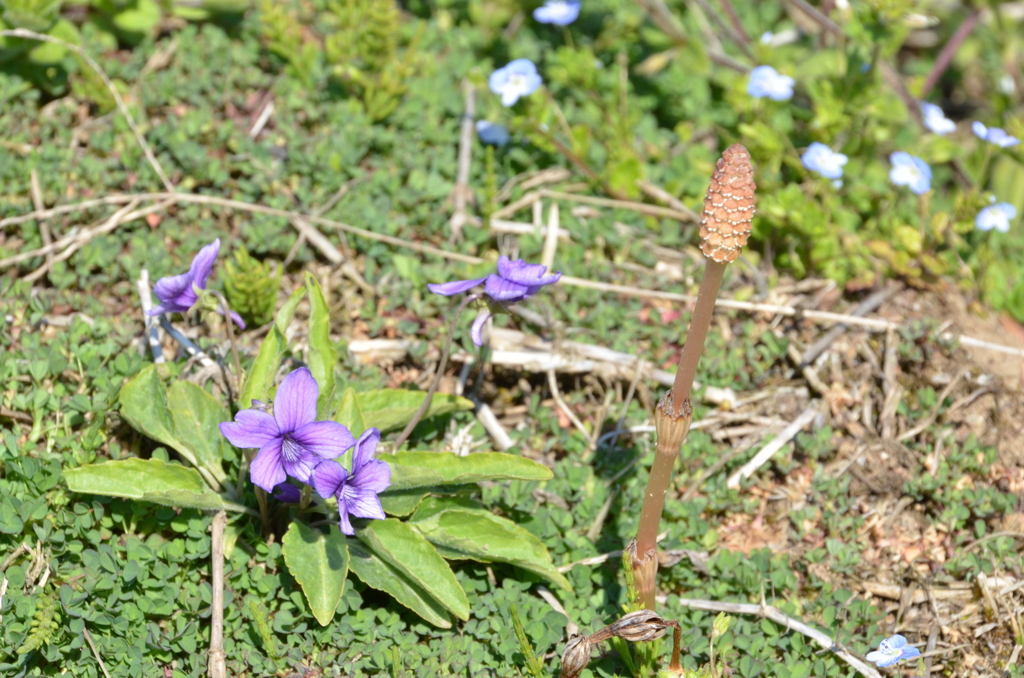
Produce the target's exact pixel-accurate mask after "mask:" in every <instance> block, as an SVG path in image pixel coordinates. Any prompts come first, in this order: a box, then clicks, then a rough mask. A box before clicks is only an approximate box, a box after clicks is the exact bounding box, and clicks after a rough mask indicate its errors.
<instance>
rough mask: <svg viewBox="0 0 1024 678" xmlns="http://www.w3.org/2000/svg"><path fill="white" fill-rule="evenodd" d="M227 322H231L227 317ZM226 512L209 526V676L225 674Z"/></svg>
mask: <svg viewBox="0 0 1024 678" xmlns="http://www.w3.org/2000/svg"><path fill="white" fill-rule="evenodd" d="M228 322H231V320H230V319H228ZM227 522H228V514H227V513H226V512H224V511H218V512H217V515H215V516H214V517H213V525H212V527H211V542H212V545H211V552H212V553H211V556H210V557H211V558H212V559H213V563H212V565H213V567H212V570H213V571H212V573H211V576H210V586H211V587H212V588H213V601H212V604H211V605H210V663H209V665H208V668H209V673H208V675H209V676H210V678H225V677H226V676H227V672H226V667H225V665H224V662H225V659H226V657H225V654H224V528H225V527H226V526H227Z"/></svg>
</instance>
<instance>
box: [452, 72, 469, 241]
mask: <svg viewBox="0 0 1024 678" xmlns="http://www.w3.org/2000/svg"><path fill="white" fill-rule="evenodd" d="M462 95H463V97H465V100H466V108H465V111H464V112H463V114H462V129H461V130H460V134H459V167H458V172H457V174H456V176H455V188H454V189H453V190H452V203H453V204H454V207H455V211H454V213H453V214H452V218H451V220H450V221H449V222H448V225H449V226H450V227H451V229H452V230H451V233H450V235H449V236H448V242H452V243H454V242H457V241H458V240H459V239H460V238H461V237H462V227H463V226H465V224H466V222H467V221H469V218H468V217H467V216H466V207H467V205H468V204H469V201H470V199H471V198H472V197H473V190H472V189H471V188H470V187H469V170H470V166H471V164H472V162H473V128H474V123H475V120H474V118H475V117H476V88H475V87H473V83H471V82H470V81H469V80H468V79H467V80H463V82H462Z"/></svg>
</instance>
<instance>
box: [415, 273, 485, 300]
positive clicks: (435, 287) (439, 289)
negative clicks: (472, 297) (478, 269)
mask: <svg viewBox="0 0 1024 678" xmlns="http://www.w3.org/2000/svg"><path fill="white" fill-rule="evenodd" d="M485 280H487V276H484V277H483V278H476V279H475V280H453V281H452V282H446V283H430V284H429V285H427V289H429V290H430V291H431V292H433V293H434V294H443V295H444V296H446V297H450V296H452V295H454V294H461V293H463V292H467V291H469V290H471V289H473V288H474V287H476V286H477V285H479V284H480V283H482V282H483V281H485Z"/></svg>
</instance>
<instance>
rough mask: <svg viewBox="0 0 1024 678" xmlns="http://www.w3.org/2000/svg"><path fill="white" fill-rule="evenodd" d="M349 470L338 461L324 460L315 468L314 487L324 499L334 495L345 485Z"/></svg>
mask: <svg viewBox="0 0 1024 678" xmlns="http://www.w3.org/2000/svg"><path fill="white" fill-rule="evenodd" d="M347 477H348V471H346V470H345V467H344V466H342V465H341V464H339V463H338V462H336V461H322V462H320V463H319V464H317V465H316V468H315V469H314V470H313V477H312V481H313V489H314V490H316V493H317V494H319V495H320V496H321V497H323V498H324V499H327V498H328V497H333V496H334V495H336V494H337V493H338V492H339V491H340V490H341V488H342V486H344V484H345V478H347Z"/></svg>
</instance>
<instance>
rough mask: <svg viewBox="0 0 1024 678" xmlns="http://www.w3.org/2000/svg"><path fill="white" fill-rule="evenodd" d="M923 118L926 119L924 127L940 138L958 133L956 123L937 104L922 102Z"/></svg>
mask: <svg viewBox="0 0 1024 678" xmlns="http://www.w3.org/2000/svg"><path fill="white" fill-rule="evenodd" d="M921 116H922V117H923V118H924V126H925V127H927V128H928V129H929V130H930V131H932V132H934V133H935V134H938V135H939V136H942V135H944V134H949V133H950V132H955V131H956V123H955V122H953V121H952V120H950V119H949V118H947V117H946V114H945V113H943V112H942V109H941V108H939V107H938V106H936V105H935V104H930V103H928V102H927V101H922V102H921Z"/></svg>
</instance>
